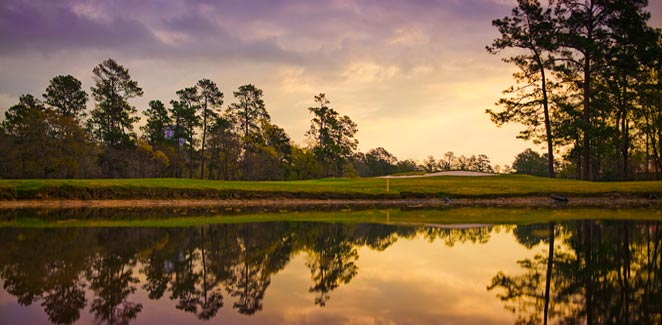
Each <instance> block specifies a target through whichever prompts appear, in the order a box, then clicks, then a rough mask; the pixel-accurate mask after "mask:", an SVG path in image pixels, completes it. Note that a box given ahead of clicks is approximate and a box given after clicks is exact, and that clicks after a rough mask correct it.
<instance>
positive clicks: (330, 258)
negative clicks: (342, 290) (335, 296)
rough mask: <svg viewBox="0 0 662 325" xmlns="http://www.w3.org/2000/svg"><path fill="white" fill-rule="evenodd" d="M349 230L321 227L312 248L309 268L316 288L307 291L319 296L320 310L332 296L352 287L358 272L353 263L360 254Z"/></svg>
mask: <svg viewBox="0 0 662 325" xmlns="http://www.w3.org/2000/svg"><path fill="white" fill-rule="evenodd" d="M347 228H348V227H345V226H343V225H342V224H332V225H328V226H326V227H320V229H319V232H318V233H317V234H316V236H315V238H314V239H313V242H312V243H310V246H309V247H310V251H309V254H308V261H307V262H306V266H308V267H309V268H310V272H311V279H312V280H313V285H312V286H311V287H310V289H308V290H309V292H315V293H317V294H318V296H317V297H315V304H317V305H320V306H321V307H324V306H326V301H327V300H329V298H330V295H329V292H331V291H333V290H334V289H336V288H338V286H340V285H341V284H347V283H349V281H351V280H352V278H354V276H356V274H357V272H358V267H357V266H356V264H355V263H354V262H356V260H357V259H358V258H359V254H358V251H357V248H356V246H355V245H354V243H352V242H351V241H350V240H348V239H347V238H346V236H347V235H348V234H346V233H345V232H344V230H347Z"/></svg>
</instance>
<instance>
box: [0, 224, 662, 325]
mask: <svg viewBox="0 0 662 325" xmlns="http://www.w3.org/2000/svg"><path fill="white" fill-rule="evenodd" d="M504 232H509V233H510V232H512V237H510V238H512V240H511V241H512V245H516V246H520V247H523V248H524V247H525V248H526V249H530V250H531V254H529V255H530V256H526V258H524V257H525V256H522V258H520V261H519V266H520V267H519V270H517V269H511V270H506V271H503V272H498V273H496V274H495V275H494V276H493V277H492V281H491V283H485V284H486V285H488V292H489V293H490V294H491V295H490V296H491V298H490V299H492V300H493V299H494V298H493V297H494V295H495V294H496V296H497V297H498V298H499V299H501V300H502V301H503V302H504V306H505V307H506V309H505V310H504V311H512V312H515V314H516V315H517V322H518V323H544V322H546V321H547V319H549V321H550V322H552V323H577V322H585V323H619V324H623V323H660V322H661V321H662V318H661V315H662V312H661V310H662V289H661V288H662V283H661V281H662V273H661V271H660V266H661V262H662V261H661V260H662V247H661V246H662V222H660V221H651V222H616V221H610V222H599V221H576V222H567V223H560V224H544V225H529V226H483V227H467V228H462V227H446V226H425V227H422V226H419V227H408V226H389V225H378V224H339V223H304V222H277V223H250V224H221V225H207V226H198V227H192V228H166V229H163V228H161V229H156V228H63V229H11V228H5V229H0V242H2V243H3V249H2V250H0V278H1V279H2V282H3V286H4V290H5V291H6V293H8V294H9V295H11V296H12V297H13V298H12V299H13V300H14V301H16V302H18V303H19V304H20V305H23V306H29V305H34V304H38V305H41V306H42V307H43V310H44V311H45V313H46V314H47V316H48V319H49V320H50V321H51V322H53V323H72V322H75V321H77V320H79V319H80V318H81V313H82V312H88V313H90V314H91V315H92V317H93V318H94V321H96V322H97V323H129V322H131V321H134V320H136V319H137V318H139V315H140V314H141V313H142V312H144V310H145V309H146V308H147V307H146V305H147V303H148V302H149V301H159V302H161V301H163V302H165V301H169V302H171V304H172V305H173V306H174V308H176V309H177V310H180V311H181V312H183V313H187V314H190V315H194V316H195V317H196V318H197V319H199V320H212V319H213V320H221V319H220V318H219V317H220V316H219V311H221V310H223V309H231V310H234V312H236V313H238V314H241V315H253V316H254V315H256V314H259V313H260V311H261V310H262V309H263V307H264V299H265V295H266V293H267V291H268V289H269V287H270V285H271V284H272V278H273V277H274V275H276V274H278V273H280V272H282V271H283V270H284V269H285V268H286V267H287V266H288V263H290V261H291V259H292V258H293V257H295V256H298V255H300V254H304V255H305V263H304V265H305V267H306V268H307V270H308V276H307V278H308V281H309V285H308V291H309V293H310V294H312V296H311V299H310V300H309V302H308V303H309V306H315V305H317V306H319V307H325V306H327V305H328V304H331V303H332V302H334V300H333V299H332V297H333V295H334V291H336V290H339V288H341V287H348V288H349V287H351V283H352V281H353V280H354V279H356V278H357V277H358V275H359V274H360V272H361V269H360V268H359V257H360V252H362V249H364V248H367V249H370V250H372V251H374V252H379V253H378V254H389V249H388V248H389V247H392V246H393V245H396V244H397V243H398V241H399V240H402V239H408V240H409V239H412V240H413V239H415V238H422V239H425V240H426V241H428V242H432V243H443V245H445V246H446V247H448V248H447V249H451V248H450V247H455V246H457V245H461V244H463V245H469V244H470V245H480V244H486V243H488V242H489V241H490V240H491V238H492V237H493V236H495V235H496V234H499V233H504ZM452 249H457V248H452ZM376 254H377V253H376ZM411 254H412V255H415V254H417V252H416V251H412V252H411ZM478 258H480V257H478ZM449 262H452V261H449ZM398 263H399V264H401V265H402V272H403V275H404V276H407V274H408V273H407V272H410V273H411V277H415V276H416V274H415V271H416V269H415V268H416V267H419V266H412V267H411V268H409V267H408V266H407V263H408V261H407V260H400V261H399V262H398ZM466 267H467V268H471V267H473V265H466ZM139 292H144V295H141V294H138V293H139ZM292 294H300V293H292ZM282 299H287V298H286V297H283V298H282ZM405 305H406V304H403V308H405ZM325 308H328V307H325ZM0 316H1V315H0ZM477 319H478V318H477Z"/></svg>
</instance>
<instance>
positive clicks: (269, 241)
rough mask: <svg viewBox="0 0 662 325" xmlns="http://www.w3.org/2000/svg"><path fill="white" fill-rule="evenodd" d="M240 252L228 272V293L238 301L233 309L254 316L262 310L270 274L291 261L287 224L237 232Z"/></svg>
mask: <svg viewBox="0 0 662 325" xmlns="http://www.w3.org/2000/svg"><path fill="white" fill-rule="evenodd" d="M236 233H237V236H236V241H235V242H233V243H232V244H234V245H236V249H235V250H236V251H237V252H238V255H237V259H236V263H235V264H234V265H232V266H231V267H230V269H229V273H228V277H227V286H228V287H227V291H228V293H229V294H230V295H231V296H232V297H234V298H235V299H236V302H235V303H234V304H233V308H235V309H237V311H238V312H239V313H241V314H245V315H252V314H254V313H255V312H257V311H259V310H262V299H263V298H264V294H265V291H266V290H267V288H268V287H269V285H270V284H271V275H272V274H273V273H276V272H277V271H280V270H281V269H282V268H283V267H285V265H286V264H287V263H288V262H289V259H290V255H291V252H292V238H293V233H292V232H291V230H290V229H288V224H283V223H274V224H266V225H264V224H249V225H241V226H239V227H237V229H236Z"/></svg>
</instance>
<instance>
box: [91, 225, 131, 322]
mask: <svg viewBox="0 0 662 325" xmlns="http://www.w3.org/2000/svg"><path fill="white" fill-rule="evenodd" d="M124 235H125V236H117V233H115V232H114V231H111V230H107V231H103V230H102V231H101V232H100V234H99V237H98V238H99V240H100V242H104V241H105V242H106V243H107V244H106V245H104V246H102V247H101V249H100V251H99V252H98V253H97V254H96V255H95V256H93V258H92V265H91V269H90V271H88V272H87V278H88V279H89V281H90V289H91V290H92V291H93V292H94V293H95V298H94V299H93V301H92V305H91V307H90V310H91V311H92V313H94V317H95V319H96V321H97V322H98V323H108V324H128V323H129V321H130V320H132V319H135V318H136V317H137V316H138V313H139V312H140V311H141V310H142V308H143V305H142V304H141V303H135V302H132V301H129V299H128V297H129V295H130V294H133V293H134V292H135V291H136V286H135V285H136V284H137V283H138V282H139V281H138V278H137V277H136V276H134V275H133V269H134V267H135V266H136V256H135V255H136V251H135V250H134V249H135V248H133V247H135V246H133V245H131V244H134V243H135V244H140V240H139V239H135V238H132V235H135V234H133V233H131V232H127V233H125V234H124ZM136 246H138V245H136Z"/></svg>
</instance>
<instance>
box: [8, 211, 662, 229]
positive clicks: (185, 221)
mask: <svg viewBox="0 0 662 325" xmlns="http://www.w3.org/2000/svg"><path fill="white" fill-rule="evenodd" d="M584 219H599V220H662V211H660V210H659V209H653V208H635V209H624V210H618V209H595V208H592V209H504V208H444V209H428V210H399V209H388V210H364V211H350V210H344V211H336V212H315V211H307V212H271V213H254V214H245V215H191V216H182V215H178V216H170V217H167V216H160V217H159V216H153V215H145V216H143V215H141V214H136V215H133V216H124V217H122V218H120V219H96V218H88V219H75V218H69V217H67V216H66V215H65V216H63V217H62V218H60V219H57V220H49V219H42V218H39V217H38V216H30V215H27V216H17V217H13V218H3V220H4V221H0V228H3V227H12V228H14V227H15V228H62V227H191V226H199V225H208V224H227V223H251V222H278V221H287V222H295V221H296V222H306V221H308V222H343V223H379V224H411V225H444V224H535V223H547V222H551V221H569V220H584Z"/></svg>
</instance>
